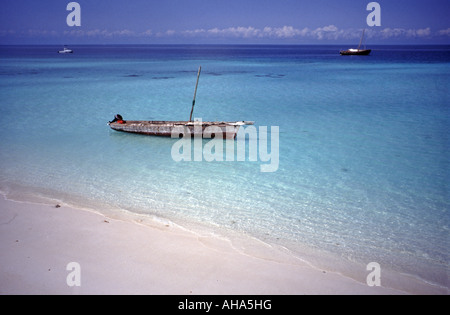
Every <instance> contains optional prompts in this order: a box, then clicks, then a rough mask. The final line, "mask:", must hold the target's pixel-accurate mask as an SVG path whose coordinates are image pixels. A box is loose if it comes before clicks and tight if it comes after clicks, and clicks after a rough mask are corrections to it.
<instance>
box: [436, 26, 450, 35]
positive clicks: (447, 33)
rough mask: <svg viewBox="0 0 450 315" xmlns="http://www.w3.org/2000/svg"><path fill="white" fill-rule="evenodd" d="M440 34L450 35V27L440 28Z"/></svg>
mask: <svg viewBox="0 0 450 315" xmlns="http://www.w3.org/2000/svg"><path fill="white" fill-rule="evenodd" d="M438 34H439V35H445V36H450V27H449V28H447V29H446V30H440V31H439V32H438Z"/></svg>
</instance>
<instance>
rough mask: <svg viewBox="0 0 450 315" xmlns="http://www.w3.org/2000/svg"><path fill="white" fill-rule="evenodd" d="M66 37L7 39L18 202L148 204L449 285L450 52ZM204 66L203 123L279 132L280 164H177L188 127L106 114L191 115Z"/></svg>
mask: <svg viewBox="0 0 450 315" xmlns="http://www.w3.org/2000/svg"><path fill="white" fill-rule="evenodd" d="M61 48H62V47H57V46H0V109H1V111H0V125H1V126H2V131H1V132H0V143H1V149H0V190H1V191H2V192H3V193H4V194H6V196H7V197H9V198H12V199H17V200H25V199H27V200H29V199H36V200H38V199H39V200H48V201H54V203H55V204H56V203H64V204H69V205H74V206H78V207H84V208H93V209H96V210H98V211H100V212H104V213H108V214H114V213H115V214H119V213H121V212H127V213H137V214H139V215H141V217H149V218H151V219H152V220H162V221H163V222H170V223H173V224H177V225H180V226H182V227H184V228H186V229H189V230H193V231H196V232H197V233H200V234H201V233H211V234H214V235H217V236H218V237H223V238H229V239H230V240H232V241H233V242H234V243H236V246H237V247H239V248H240V249H242V250H244V251H245V250H248V251H249V252H251V250H250V249H249V246H250V245H248V244H247V243H245V244H238V243H239V242H238V241H237V239H243V238H245V237H246V238H249V239H253V240H255V241H257V242H260V243H261V244H263V246H267V247H279V248H282V249H284V250H285V251H286V252H288V253H289V254H290V255H292V256H294V257H298V258H299V259H302V260H305V261H308V262H309V263H311V264H312V265H314V266H317V267H318V268H322V269H324V270H332V271H336V272H340V273H342V274H344V275H348V276H350V277H353V278H355V279H356V280H358V281H361V282H365V276H366V275H367V273H368V272H367V271H366V269H365V268H366V265H367V264H368V263H370V262H378V263H379V264H380V266H381V268H382V272H383V275H384V276H383V277H382V281H385V282H384V283H385V284H388V285H392V286H395V285H394V284H390V283H389V277H388V276H387V275H388V274H390V273H392V274H397V275H402V276H405V277H409V278H412V279H414V280H415V281H419V282H420V281H422V282H424V283H428V284H432V285H436V286H437V287H441V288H444V289H445V288H448V287H449V270H450V269H449V261H450V259H449V248H450V246H449V235H450V234H449V226H450V215H449V210H450V193H449V175H450V172H449V147H450V141H449V135H450V115H449V114H450V112H449V109H450V99H449V87H450V46H374V47H371V48H372V49H373V51H372V54H371V55H370V56H340V55H339V50H340V49H347V48H350V47H347V46H342V47H339V46H243V45H240V46H232V45H228V46H220V45H218V46H213V45H211V46H208V45H205V46H202V45H200V46H195V45H194V46H192V45H171V46H163V45H161V46H157V45H155V46H132V45H127V46H73V47H70V48H72V49H74V51H75V53H74V54H58V53H57V51H58V50H59V49H61ZM199 66H201V67H202V73H201V76H200V81H199V86H198V91H197V97H196V103H195V109H194V117H195V118H198V119H202V120H203V121H206V120H224V121H237V120H248V121H255V127H256V128H255V130H257V131H258V132H259V131H260V130H261V129H259V128H260V127H264V126H267V129H268V131H269V136H268V137H269V138H270V139H272V138H273V139H278V145H279V150H278V153H279V164H278V165H277V168H276V171H274V172H261V165H264V164H267V163H268V162H265V161H263V160H262V158H261V156H259V155H258V158H257V161H251V160H250V159H249V158H246V161H237V160H233V161H222V162H221V161H213V162H208V161H206V160H203V161H181V162H176V161H174V159H173V158H172V155H171V150H172V147H173V145H174V143H176V142H177V141H178V140H177V139H170V138H159V137H151V136H140V135H132V134H125V133H120V132H116V131H113V130H111V129H110V128H109V127H108V126H107V122H108V121H109V120H112V119H113V117H114V115H115V114H118V113H119V114H121V115H122V116H123V117H124V119H128V120H188V119H189V113H190V110H191V105H192V100H193V94H194V88H195V83H196V77H197V69H198V67H199ZM273 126H276V127H278V128H279V133H277V134H274V133H270V131H271V127H273ZM270 139H269V144H268V146H269V151H270V148H272V149H276V148H275V147H274V146H271V145H270ZM246 140H248V141H250V140H249V139H246ZM264 140H267V139H265V138H264V137H261V134H258V141H259V142H258V148H261V143H262V141H264ZM207 143H208V141H207V140H204V141H203V142H202V144H203V145H207ZM247 150H249V147H248V146H247ZM247 153H248V152H247ZM239 235H241V236H239ZM244 236H245V237H244ZM385 271H386V272H385ZM391 282H395V281H393V280H392V281H391ZM402 289H405V288H402Z"/></svg>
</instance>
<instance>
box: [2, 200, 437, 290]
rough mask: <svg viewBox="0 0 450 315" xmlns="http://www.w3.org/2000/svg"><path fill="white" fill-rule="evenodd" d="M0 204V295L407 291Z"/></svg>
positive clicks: (68, 210) (221, 247)
mask: <svg viewBox="0 0 450 315" xmlns="http://www.w3.org/2000/svg"><path fill="white" fill-rule="evenodd" d="M0 209H1V211H0V235H1V237H0V249H1V251H2V253H3V254H2V256H1V258H0V294H167V295H175V294H176V295H189V294H193V295H205V294H208V295H209V294H217V295H222V294H228V295H242V294H247V295H267V294H269V295H271V294H274V295H297V294H348V295H351V294H395V295H396V294H408V292H404V291H400V290H396V289H391V288H387V287H383V286H380V287H376V286H375V287H369V286H368V285H367V284H365V283H361V282H358V281H355V280H353V279H351V278H348V277H345V276H343V275H341V274H339V273H335V272H329V271H325V270H319V269H316V268H313V267H311V266H310V265H309V264H307V263H302V262H300V261H298V262H295V263H294V262H280V261H274V260H270V259H265V258H258V257H256V256H252V255H248V254H245V253H243V252H240V251H238V250H236V249H235V248H234V247H233V246H232V244H231V243H230V242H228V241H226V240H223V239H220V238H217V237H213V236H211V237H207V236H199V235H196V234H194V233H192V232H189V231H187V230H184V229H182V228H180V227H177V226H173V225H168V224H164V223H161V224H160V225H159V226H158V225H156V224H155V225H154V226H149V225H145V224H139V223H137V222H133V221H126V220H122V219H116V218H110V217H108V216H105V215H103V214H100V213H98V212H97V213H96V212H91V211H87V210H84V209H77V208H73V207H69V206H65V205H63V206H61V207H58V208H56V207H55V206H54V205H53V206H51V205H45V204H33V203H26V202H18V201H11V200H7V199H6V197H4V196H2V198H1V199H0ZM71 262H76V263H78V264H79V266H80V279H81V285H80V286H74V287H70V286H69V285H68V284H67V281H66V280H67V277H68V276H69V273H70V269H69V271H68V270H67V267H68V264H69V263H71ZM437 292H439V291H438V290H437ZM437 292H436V293H437Z"/></svg>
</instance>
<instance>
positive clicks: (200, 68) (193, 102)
mask: <svg viewBox="0 0 450 315" xmlns="http://www.w3.org/2000/svg"><path fill="white" fill-rule="evenodd" d="M200 71H202V66H200V67H199V68H198V73H197V83H196V84H195V92H194V100H193V101H192V108H191V115H190V116H189V122H191V121H192V113H193V112H194V105H195V96H196V95H197V86H198V79H199V78H200Z"/></svg>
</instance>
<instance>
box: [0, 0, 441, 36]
mask: <svg viewBox="0 0 450 315" xmlns="http://www.w3.org/2000/svg"><path fill="white" fill-rule="evenodd" d="M70 2H71V1H70V0H45V1H39V0H2V1H1V4H0V44H342V43H349V44H354V43H355V42H356V43H358V42H359V38H360V36H361V34H362V30H363V29H366V39H365V41H366V43H367V44H369V43H373V44H450V18H449V15H450V0H378V1H375V2H377V3H378V4H379V6H380V15H379V17H380V18H379V20H380V22H381V25H380V26H369V25H368V24H367V17H368V15H369V14H371V13H372V11H373V10H367V5H368V4H369V3H371V2H373V1H371V0H95V1H93V0H78V1H75V2H77V3H78V4H79V5H80V14H79V15H78V16H79V17H80V23H81V25H80V26H76V25H75V26H69V25H68V23H67V17H68V15H70V14H72V13H73V12H72V10H67V5H68V4H69V3H70Z"/></svg>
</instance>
